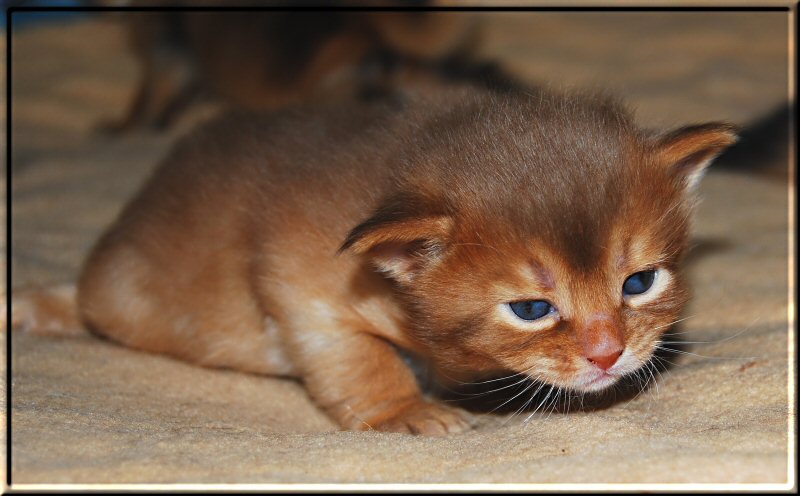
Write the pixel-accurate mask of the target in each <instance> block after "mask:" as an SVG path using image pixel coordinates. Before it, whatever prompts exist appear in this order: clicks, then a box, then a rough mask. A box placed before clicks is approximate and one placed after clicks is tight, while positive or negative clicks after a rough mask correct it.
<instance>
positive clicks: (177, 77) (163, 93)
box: [97, 53, 197, 134]
mask: <svg viewBox="0 0 800 496" xmlns="http://www.w3.org/2000/svg"><path fill="white" fill-rule="evenodd" d="M194 79H195V77H194V74H193V70H192V68H191V67H190V65H189V63H188V62H187V61H185V60H182V59H180V58H179V57H177V56H167V55H161V54H158V53H157V54H155V55H153V57H152V60H148V61H146V62H145V64H144V68H143V76H142V79H141V80H140V82H139V84H138V86H137V88H136V93H135V95H134V97H133V99H132V100H131V103H130V105H129V107H128V109H127V111H126V113H125V115H124V116H123V117H122V118H120V119H118V120H111V121H104V122H101V123H100V124H99V125H98V126H97V128H98V130H99V131H102V132H106V133H109V134H118V133H124V132H128V131H130V130H133V129H136V128H143V127H148V126H150V127H153V128H156V129H165V128H167V127H169V125H170V124H171V123H172V122H173V121H174V120H175V119H176V117H177V116H178V114H179V113H180V112H181V111H182V110H183V109H184V108H185V107H187V106H188V105H189V103H190V102H191V101H192V100H193V99H194V97H195V95H196V93H197V89H196V87H195V86H196V85H195V84H194Z"/></svg>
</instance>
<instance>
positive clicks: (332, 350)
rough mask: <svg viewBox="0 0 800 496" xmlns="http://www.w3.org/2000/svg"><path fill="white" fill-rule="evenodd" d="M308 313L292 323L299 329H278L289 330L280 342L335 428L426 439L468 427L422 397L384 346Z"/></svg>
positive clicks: (453, 412)
mask: <svg viewBox="0 0 800 496" xmlns="http://www.w3.org/2000/svg"><path fill="white" fill-rule="evenodd" d="M307 312H308V311H307V310H306V314H305V316H304V317H303V319H302V320H303V321H302V322H296V324H300V325H301V326H302V327H303V329H302V330H301V329H297V328H295V329H291V328H290V327H287V326H284V327H283V330H284V331H289V332H284V340H285V341H286V342H287V344H288V350H289V353H290V354H291V356H292V360H293V362H294V363H295V364H296V366H297V367H298V371H299V373H300V375H301V377H302V378H303V381H304V383H305V385H306V388H307V389H308V391H309V393H310V394H311V396H312V397H313V398H314V400H315V401H316V402H317V403H318V404H319V405H321V406H322V407H323V408H325V409H326V410H327V411H328V413H329V414H330V415H331V416H332V417H333V418H334V419H336V420H337V421H338V422H339V424H340V425H342V426H343V427H345V428H348V429H359V430H371V429H375V430H381V431H392V432H408V433H415V434H425V435H445V434H448V433H453V432H460V431H464V430H466V429H469V428H470V423H469V421H468V415H467V414H466V412H463V411H461V410H457V409H455V408H450V407H447V406H444V405H442V404H440V403H437V402H433V401H429V400H427V399H425V398H424V397H423V396H422V393H421V391H420V389H419V387H418V385H417V382H416V379H415V377H414V374H413V373H412V372H411V370H410V369H409V368H408V366H407V365H406V364H405V363H404V362H403V360H402V359H401V358H400V356H399V355H398V354H397V352H396V351H395V349H394V348H393V347H392V345H390V344H389V343H388V342H387V341H385V340H383V339H382V338H379V337H377V336H374V335H371V334H367V333H359V332H356V331H353V330H349V329H347V330H345V329H341V328H333V327H331V325H332V324H334V325H335V321H336V320H337V319H331V318H330V316H329V315H323V314H318V315H316V316H309V315H308V313H307ZM314 321H315V322H314ZM309 324H312V325H314V327H313V329H314V330H313V331H309V330H308V327H307V326H308V325H309Z"/></svg>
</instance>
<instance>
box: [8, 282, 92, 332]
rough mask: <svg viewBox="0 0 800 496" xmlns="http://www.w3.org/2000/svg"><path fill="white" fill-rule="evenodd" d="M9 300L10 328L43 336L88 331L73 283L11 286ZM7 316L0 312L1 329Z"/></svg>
mask: <svg viewBox="0 0 800 496" xmlns="http://www.w3.org/2000/svg"><path fill="white" fill-rule="evenodd" d="M3 296H4V297H5V296H6V295H5V294H4V295H3ZM6 301H8V300H6ZM10 303H11V308H10V310H11V329H13V330H17V331H22V332H30V333H31V334H38V335H43V336H65V337H67V336H70V337H72V336H84V335H88V334H89V331H88V330H86V327H85V326H84V325H83V323H82V322H81V319H80V317H79V316H78V302H77V290H76V287H75V285H74V284H64V285H59V286H52V287H47V288H42V287H26V288H17V289H13V290H12V291H11V302H10ZM6 319H7V315H6V314H5V313H4V314H3V315H1V316H0V326H2V328H3V329H7V328H8V322H7V321H6Z"/></svg>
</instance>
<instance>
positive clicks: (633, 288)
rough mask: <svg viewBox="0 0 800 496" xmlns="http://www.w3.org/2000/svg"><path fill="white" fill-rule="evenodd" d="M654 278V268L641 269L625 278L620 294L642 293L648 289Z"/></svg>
mask: <svg viewBox="0 0 800 496" xmlns="http://www.w3.org/2000/svg"><path fill="white" fill-rule="evenodd" d="M655 278H656V271H655V270H643V271H641V272H637V273H635V274H633V275H632V276H630V277H629V278H627V279H625V283H624V284H623V285H622V294H624V295H626V296H628V295H638V294H642V293H644V292H646V291H647V290H648V289H650V287H651V286H652V285H653V280H655Z"/></svg>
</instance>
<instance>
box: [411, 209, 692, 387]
mask: <svg viewBox="0 0 800 496" xmlns="http://www.w3.org/2000/svg"><path fill="white" fill-rule="evenodd" d="M653 213H654V214H655V212H653ZM685 215H686V212H685V211H681V208H678V207H676V209H675V216H676V218H671V217H669V216H668V217H667V218H665V219H664V220H662V221H661V222H662V225H660V226H658V227H655V228H654V226H655V222H657V221H658V219H659V217H660V216H656V215H652V216H640V219H642V220H645V219H646V220H647V221H646V222H645V223H644V226H641V227H640V226H634V225H631V224H630V219H629V218H628V217H627V216H625V215H620V218H619V219H618V221H617V222H616V223H615V225H614V226H613V228H612V229H611V230H610V231H609V232H608V233H607V236H604V237H603V241H602V247H601V248H599V249H597V250H593V255H594V257H593V258H595V260H594V263H592V264H590V265H585V266H576V264H575V263H574V261H572V260H570V258H569V256H570V253H569V252H568V251H566V252H565V251H563V249H559V248H560V247H552V246H548V245H547V244H546V243H544V242H542V241H541V240H537V239H531V238H528V239H525V238H517V239H513V238H511V237H503V236H493V237H486V236H484V237H483V241H477V240H476V239H475V238H474V237H469V236H465V238H463V239H460V240H455V242H453V243H452V244H451V246H450V248H449V249H448V250H446V251H445V252H444V253H442V254H441V255H439V256H440V259H439V261H438V263H437V264H435V265H434V266H432V267H431V268H430V270H427V271H421V272H420V273H419V274H418V278H417V279H416V281H415V283H414V285H413V289H412V294H413V295H414V297H413V300H412V301H413V304H412V305H413V308H414V309H415V321H416V322H417V325H418V327H419V331H418V334H419V337H420V339H422V340H424V341H428V342H429V344H430V346H429V347H430V348H431V349H432V350H434V353H435V354H436V358H437V359H438V361H439V362H440V363H441V364H442V365H443V366H446V367H450V368H455V369H464V368H471V369H472V370H473V371H480V370H487V371H488V370H492V369H506V370H513V371H515V372H522V373H525V374H527V375H529V376H530V377H532V378H534V379H537V380H541V381H544V382H546V383H548V384H552V385H556V386H559V387H564V388H568V389H572V390H577V391H595V390H600V389H603V388H605V387H607V386H610V385H611V384H613V383H615V382H616V381H617V380H619V378H620V377H622V376H624V375H626V374H629V373H631V372H633V371H635V370H637V369H638V368H639V367H641V366H642V365H643V364H644V363H645V362H647V361H648V360H649V359H650V357H651V355H652V353H653V351H654V350H655V347H656V344H657V341H658V339H659V336H660V335H661V334H662V333H663V332H664V331H665V330H666V329H667V328H668V327H669V326H670V324H671V323H672V322H674V321H675V320H677V319H678V316H679V314H680V311H681V308H682V306H683V304H684V303H685V300H686V289H685V286H684V283H683V278H682V277H681V273H680V268H679V263H680V260H679V259H680V256H681V254H682V247H683V246H685V241H686V232H685V223H684V222H683V220H682V218H683V217H684V216H685ZM670 229H672V232H670V233H667V232H666V231H669V230H670ZM468 232H472V233H474V232H475V230H474V229H471V228H470V229H463V233H465V234H466V233H468ZM676 237H677V238H680V239H679V241H678V245H677V246H679V247H680V248H681V249H678V250H676V240H675V238H676ZM582 241H583V240H581V239H580V238H577V239H574V240H573V241H572V242H573V243H581V242H582Z"/></svg>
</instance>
